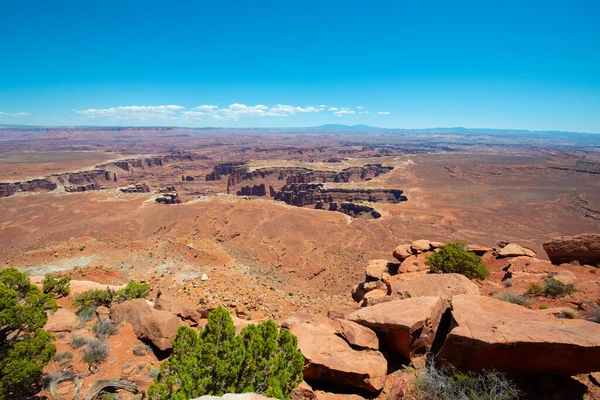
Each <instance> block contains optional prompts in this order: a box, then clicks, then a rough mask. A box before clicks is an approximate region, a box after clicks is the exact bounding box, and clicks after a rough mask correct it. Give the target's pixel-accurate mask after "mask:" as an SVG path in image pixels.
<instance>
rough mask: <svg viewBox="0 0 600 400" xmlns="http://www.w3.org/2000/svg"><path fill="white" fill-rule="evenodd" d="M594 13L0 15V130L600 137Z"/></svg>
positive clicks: (168, 8)
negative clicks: (420, 131)
mask: <svg viewBox="0 0 600 400" xmlns="http://www.w3.org/2000/svg"><path fill="white" fill-rule="evenodd" d="M599 19H600V2H599V1H597V0H589V1H584V0H570V1H559V0H544V1H542V0H540V1H532V0H520V1H512V0H502V1H493V0H478V1H460V0H456V1H399V0H395V1H354V0H346V1H285V0H279V1H260V0H257V1H252V2H251V1H227V0H220V1H216V0H213V1H204V0H196V1H186V2H184V1H177V0H170V1H152V0H145V1H143V2H142V1H125V0H120V1H112V0H103V1H91V0H90V1H88V0H77V1H67V0H64V1H61V0H57V1H47V0H38V1H28V0H4V1H2V2H1V3H0V21H1V22H0V37H1V38H2V45H1V47H0V124H8V123H22V124H40V125H178V126H231V127H234V126H241V127H286V126H314V125H320V124H325V123H342V124H370V125H376V126H382V127H403V128H425V127H439V126H445V127H448V126H466V127H489V128H524V129H532V130H570V131H583V132H597V133H600V23H599V22H598V21H599Z"/></svg>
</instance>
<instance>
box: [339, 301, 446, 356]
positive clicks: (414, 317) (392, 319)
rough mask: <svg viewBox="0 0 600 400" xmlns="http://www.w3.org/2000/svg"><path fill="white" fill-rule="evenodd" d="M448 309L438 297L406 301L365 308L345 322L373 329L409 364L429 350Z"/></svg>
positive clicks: (351, 315)
mask: <svg viewBox="0 0 600 400" xmlns="http://www.w3.org/2000/svg"><path fill="white" fill-rule="evenodd" d="M449 306H450V304H449V302H448V301H447V300H445V299H442V298H441V297H433V296H431V297H417V298H408V299H403V300H394V301H390V302H387V303H382V304H377V305H374V306H371V307H365V308H363V309H360V310H358V311H355V312H354V313H352V314H350V315H349V316H348V319H349V320H350V321H354V322H356V323H358V324H360V325H363V326H366V327H368V328H371V329H373V330H374V331H376V332H377V333H378V334H379V337H380V338H381V340H383V341H384V342H385V343H386V345H387V346H389V348H390V349H392V350H393V351H394V352H396V353H397V354H398V355H400V356H402V357H404V358H405V359H407V360H410V359H411V358H412V357H413V356H414V355H416V354H423V353H425V352H427V351H429V350H430V349H431V346H432V345H433V341H434V339H435V334H436V332H437V329H438V325H439V324H440V321H441V319H442V316H443V315H444V313H445V312H446V310H448V308H449Z"/></svg>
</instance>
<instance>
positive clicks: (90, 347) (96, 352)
mask: <svg viewBox="0 0 600 400" xmlns="http://www.w3.org/2000/svg"><path fill="white" fill-rule="evenodd" d="M109 350H110V348H109V347H108V345H107V344H105V343H104V342H102V341H100V340H98V339H92V340H90V341H88V342H87V346H86V349H85V350H84V351H83V362H85V363H87V364H89V365H90V366H91V365H97V364H100V363H101V362H103V361H104V360H106V357H107V356H108V351H109Z"/></svg>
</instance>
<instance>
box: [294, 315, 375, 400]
mask: <svg viewBox="0 0 600 400" xmlns="http://www.w3.org/2000/svg"><path fill="white" fill-rule="evenodd" d="M287 325H288V327H289V330H290V332H291V333H293V334H294V335H296V337H297V338H298V348H299V349H300V351H301V352H302V355H303V356H304V360H305V366H304V378H305V379H308V380H309V381H310V380H318V381H325V382H331V383H336V384H341V385H350V386H355V387H359V388H363V389H366V390H368V391H370V392H377V391H379V390H381V388H382V387H383V384H384V383H385V377H386V374H387V360H386V359H385V357H383V355H382V354H381V353H380V352H379V351H375V350H355V349H353V348H352V347H351V346H350V345H349V344H348V343H347V342H346V340H344V339H343V338H342V337H340V336H339V335H338V334H337V332H336V330H335V328H333V326H331V325H329V324H325V323H322V324H314V323H311V322H300V321H299V320H298V319H296V320H295V321H293V322H292V323H289V324H287Z"/></svg>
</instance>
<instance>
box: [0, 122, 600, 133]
mask: <svg viewBox="0 0 600 400" xmlns="http://www.w3.org/2000/svg"><path fill="white" fill-rule="evenodd" d="M327 127H331V128H330V129H333V127H343V128H360V127H364V128H365V129H379V130H388V131H391V130H404V131H435V130H439V129H446V130H452V129H457V130H458V129H462V130H467V131H478V130H480V131H483V130H485V131H506V132H531V133H576V134H586V135H600V132H578V131H563V130H537V129H536V130H532V129H521V128H484V127H477V128H468V127H464V126H438V127H426V128H401V127H395V128H382V127H378V126H373V125H366V124H354V125H347V124H321V125H317V126H287V127H268V126H262V127H223V126H202V127H191V126H179V125H28V124H0V128H84V129H85V128H136V129H144V128H146V129H150V128H168V129H190V130H206V129H214V130H261V129H262V130H286V129H319V128H323V129H326V128H327Z"/></svg>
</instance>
